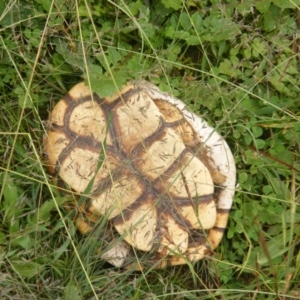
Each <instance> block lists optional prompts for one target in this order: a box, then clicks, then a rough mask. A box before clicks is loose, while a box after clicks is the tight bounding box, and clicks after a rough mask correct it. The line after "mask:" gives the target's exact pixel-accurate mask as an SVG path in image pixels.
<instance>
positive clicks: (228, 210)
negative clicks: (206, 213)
mask: <svg viewBox="0 0 300 300" xmlns="http://www.w3.org/2000/svg"><path fill="white" fill-rule="evenodd" d="M217 212H218V213H222V214H229V213H230V209H228V208H217Z"/></svg>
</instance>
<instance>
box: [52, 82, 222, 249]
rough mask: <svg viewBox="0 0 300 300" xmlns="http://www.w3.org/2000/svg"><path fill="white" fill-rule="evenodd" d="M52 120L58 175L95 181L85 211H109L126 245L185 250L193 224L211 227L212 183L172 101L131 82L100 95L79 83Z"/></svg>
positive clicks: (76, 184)
mask: <svg viewBox="0 0 300 300" xmlns="http://www.w3.org/2000/svg"><path fill="white" fill-rule="evenodd" d="M110 116H112V118H111V123H109V119H110ZM50 122H51V127H50V130H49V132H48V138H47V141H46V148H47V152H48V159H49V161H50V162H51V164H52V165H53V166H55V170H56V172H57V174H58V175H59V176H60V177H61V178H62V179H63V180H64V181H65V182H66V183H67V184H68V185H70V187H71V188H72V189H74V190H75V191H78V192H81V193H84V192H85V191H86V188H87V186H88V183H89V182H90V181H91V180H94V184H93V186H92V188H91V191H90V193H89V194H88V196H89V197H90V198H91V201H90V207H89V210H90V212H91V213H93V214H96V215H104V214H105V215H109V216H108V219H112V220H113V222H114V226H115V228H116V229H117V230H118V232H119V233H120V235H122V236H123V238H124V239H125V241H126V242H128V243H129V244H130V245H132V246H134V247H136V248H138V249H140V250H143V251H149V250H151V249H152V248H153V247H156V249H157V251H158V252H161V253H167V254H170V255H175V254H176V253H185V252H186V251H187V250H188V248H189V244H188V240H189V232H190V230H192V229H195V228H197V229H207V228H211V227H212V226H214V224H215V220H216V207H215V202H214V198H213V193H214V182H213V180H212V177H211V175H210V172H209V171H208V169H207V167H206V166H205V165H204V164H203V163H202V162H201V160H200V159H199V158H198V156H197V154H196V155H195V153H194V152H193V147H194V146H195V144H196V142H197V139H196V138H195V133H194V131H193V130H192V128H191V127H190V125H188V124H187V123H186V122H185V121H184V119H183V116H182V114H181V113H180V112H179V111H178V110H177V109H176V108H174V107H172V106H171V105H170V104H166V103H164V102H162V101H161V102H160V101H156V102H155V103H154V102H153V101H152V99H151V98H150V97H149V96H148V94H147V93H145V92H144V91H143V90H140V89H135V88H134V86H127V87H126V92H125V93H124V92H122V94H121V95H120V94H119V95H116V96H114V97H111V98H109V99H101V98H99V97H98V96H97V95H96V94H93V95H91V93H90V92H89V90H88V89H87V87H85V86H84V85H83V84H79V85H77V86H75V87H74V88H73V89H72V90H71V91H70V92H69V94H68V95H67V96H66V97H65V98H64V99H62V100H61V101H60V102H59V103H58V104H57V105H56V107H55V108H54V110H53V112H52V114H51V117H50ZM107 124H109V126H110V127H109V128H107ZM105 139H106V144H104V140H105ZM195 141H196V142H195ZM102 151H104V154H105V157H106V159H105V160H104V162H103V163H102V165H101V167H100V169H99V170H97V164H98V161H99V157H100V154H101V152H102ZM183 178H185V180H184V179H183ZM195 208H196V209H195ZM220 225H222V222H221V221H220ZM165 249H167V252H166V250H165Z"/></svg>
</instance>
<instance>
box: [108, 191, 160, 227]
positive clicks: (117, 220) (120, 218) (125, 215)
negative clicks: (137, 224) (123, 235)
mask: <svg viewBox="0 0 300 300" xmlns="http://www.w3.org/2000/svg"><path fill="white" fill-rule="evenodd" d="M148 195H149V192H145V193H142V195H141V196H140V197H139V198H138V199H137V200H135V201H134V202H133V203H131V204H130V205H129V206H127V207H126V208H125V209H123V210H122V212H121V213H120V214H119V215H117V216H115V217H114V218H112V219H111V221H112V222H113V224H114V226H116V225H120V224H123V223H124V222H126V221H128V220H129V219H130V218H131V216H132V214H133V212H134V211H135V210H136V209H137V208H139V206H140V205H141V204H144V203H145V200H147V197H148ZM154 209H155V208H154ZM142 220H143V219H141V221H142Z"/></svg>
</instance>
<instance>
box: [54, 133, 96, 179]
mask: <svg viewBox="0 0 300 300" xmlns="http://www.w3.org/2000/svg"><path fill="white" fill-rule="evenodd" d="M66 131H67V132H68V131H69V130H65V134H66V136H67V137H68V139H69V140H72V139H71V138H70V136H69V135H68V133H67V132H66ZM71 137H72V136H71ZM87 145H89V139H88V140H86V138H84V137H80V136H78V137H77V138H75V139H73V142H71V143H70V144H69V145H67V146H66V147H65V148H64V150H63V151H62V152H61V153H60V155H59V157H58V159H57V162H56V165H55V176H56V175H57V174H58V173H59V169H60V166H61V165H62V164H63V162H64V161H65V159H66V158H67V157H68V156H69V155H70V154H71V152H72V151H73V150H74V149H75V148H81V149H83V150H86V149H88V150H91V151H92V152H95V153H99V155H100V152H99V150H98V149H102V145H101V143H99V142H97V145H96V146H94V147H93V146H92V147H87ZM95 150H96V151H95Z"/></svg>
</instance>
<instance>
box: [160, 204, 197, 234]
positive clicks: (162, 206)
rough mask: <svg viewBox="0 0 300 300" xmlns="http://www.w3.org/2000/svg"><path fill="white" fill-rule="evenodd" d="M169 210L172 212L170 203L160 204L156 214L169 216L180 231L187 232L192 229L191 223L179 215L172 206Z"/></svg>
mask: <svg viewBox="0 0 300 300" xmlns="http://www.w3.org/2000/svg"><path fill="white" fill-rule="evenodd" d="M171 208H172V210H171V209H170V202H161V203H160V205H159V207H158V213H159V215H161V214H166V215H169V216H170V217H171V218H172V219H173V220H174V221H175V223H176V224H177V225H178V226H179V227H181V229H183V230H184V231H187V232H189V230H190V229H191V228H192V224H191V222H190V221H189V220H187V219H186V218H185V217H184V216H183V215H182V214H181V213H179V211H178V210H177V207H176V206H175V205H172V206H171ZM162 209H163V211H162Z"/></svg>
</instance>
